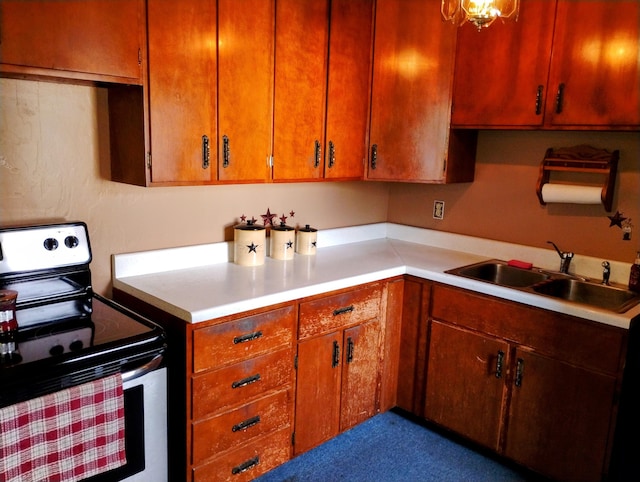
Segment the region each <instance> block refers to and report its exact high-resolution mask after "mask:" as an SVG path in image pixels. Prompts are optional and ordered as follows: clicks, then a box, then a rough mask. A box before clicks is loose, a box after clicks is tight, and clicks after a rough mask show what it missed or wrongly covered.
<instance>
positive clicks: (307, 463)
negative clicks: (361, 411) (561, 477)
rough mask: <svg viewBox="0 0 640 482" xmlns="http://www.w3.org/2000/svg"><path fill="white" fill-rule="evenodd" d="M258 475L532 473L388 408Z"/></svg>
mask: <svg viewBox="0 0 640 482" xmlns="http://www.w3.org/2000/svg"><path fill="white" fill-rule="evenodd" d="M256 480H257V481H259V482H338V481H350V482H369V481H371V482H396V481H402V482H428V481H438V482H446V481H451V482H501V481H505V482H506V481H508V482H515V481H526V480H531V479H527V478H525V476H524V475H523V474H521V473H519V472H516V471H515V470H513V469H511V468H509V467H506V466H504V465H502V464H500V463H499V462H496V461H495V460H492V459H491V458H488V457H485V456H483V455H481V454H479V453H477V452H474V451H473V450H471V449H469V448H467V447H464V446H462V445H459V444H457V443H455V442H453V441H451V440H449V439H448V438H446V437H443V436H442V435H439V434H437V433H435V432H433V431H431V430H429V429H428V428H426V427H424V426H422V425H420V424H417V423H414V422H412V421H411V420H408V419H407V418H405V417H403V416H401V415H398V414H397V413H394V412H387V413H383V414H379V415H376V416H375V417H373V418H371V419H369V420H367V421H366V422H364V423H362V424H360V425H358V426H356V427H354V428H353V429H351V430H348V431H347V432H345V433H343V434H341V435H339V436H338V437H336V438H334V439H332V440H330V441H328V442H326V443H324V444H322V445H320V446H319V447H316V448H315V449H313V450H310V451H309V452H306V453H304V454H302V455H300V456H298V457H296V458H294V459H293V460H291V461H289V462H287V463H286V464H284V465H281V466H280V467H277V468H276V469H274V470H272V471H271V472H268V473H267V474H265V475H263V476H262V477H260V478H258V479H256Z"/></svg>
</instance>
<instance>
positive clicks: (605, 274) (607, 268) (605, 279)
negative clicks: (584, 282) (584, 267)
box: [602, 261, 611, 286]
mask: <svg viewBox="0 0 640 482" xmlns="http://www.w3.org/2000/svg"><path fill="white" fill-rule="evenodd" d="M609 276H611V265H610V264H609V261H603V262H602V284H603V285H607V286H609Z"/></svg>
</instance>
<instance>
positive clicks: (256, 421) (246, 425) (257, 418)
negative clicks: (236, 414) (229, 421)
mask: <svg viewBox="0 0 640 482" xmlns="http://www.w3.org/2000/svg"><path fill="white" fill-rule="evenodd" d="M259 423H260V415H256V416H255V417H251V418H248V419H246V420H243V421H242V422H240V423H236V424H235V425H234V426H233V427H231V431H232V432H239V431H240V430H244V429H247V428H249V427H253V426H254V425H257V424H259Z"/></svg>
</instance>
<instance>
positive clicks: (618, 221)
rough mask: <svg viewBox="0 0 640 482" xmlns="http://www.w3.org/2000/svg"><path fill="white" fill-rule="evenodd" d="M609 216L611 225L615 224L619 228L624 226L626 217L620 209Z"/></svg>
mask: <svg viewBox="0 0 640 482" xmlns="http://www.w3.org/2000/svg"><path fill="white" fill-rule="evenodd" d="M607 217H608V218H609V221H611V222H610V224H609V227H613V226H618V227H619V228H622V221H624V220H625V219H627V218H625V217H624V216H623V215H622V213H621V212H620V211H616V213H615V214H614V215H613V216H607Z"/></svg>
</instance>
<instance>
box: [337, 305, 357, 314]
mask: <svg viewBox="0 0 640 482" xmlns="http://www.w3.org/2000/svg"><path fill="white" fill-rule="evenodd" d="M352 311H353V305H349V306H345V307H344V308H338V309H336V310H333V316H338V315H344V314H345V313H350V312H352Z"/></svg>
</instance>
